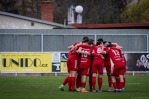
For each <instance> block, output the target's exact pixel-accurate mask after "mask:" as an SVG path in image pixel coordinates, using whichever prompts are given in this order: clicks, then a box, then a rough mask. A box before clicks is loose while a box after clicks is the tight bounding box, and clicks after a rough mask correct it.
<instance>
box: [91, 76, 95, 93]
mask: <svg viewBox="0 0 149 99" xmlns="http://www.w3.org/2000/svg"><path fill="white" fill-rule="evenodd" d="M92 92H96V73H92Z"/></svg>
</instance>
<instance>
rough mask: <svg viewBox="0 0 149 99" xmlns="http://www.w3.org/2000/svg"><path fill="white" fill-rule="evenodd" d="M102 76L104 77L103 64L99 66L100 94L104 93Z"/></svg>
mask: <svg viewBox="0 0 149 99" xmlns="http://www.w3.org/2000/svg"><path fill="white" fill-rule="evenodd" d="M102 75H103V63H102V62H101V63H99V65H98V92H102V89H101V88H102Z"/></svg>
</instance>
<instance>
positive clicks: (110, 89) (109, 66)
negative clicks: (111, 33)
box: [103, 41, 113, 91]
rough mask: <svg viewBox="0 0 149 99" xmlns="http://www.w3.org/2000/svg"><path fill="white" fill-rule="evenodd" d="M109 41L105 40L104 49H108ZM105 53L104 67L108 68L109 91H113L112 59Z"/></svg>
mask: <svg viewBox="0 0 149 99" xmlns="http://www.w3.org/2000/svg"><path fill="white" fill-rule="evenodd" d="M108 44H109V43H108V42H107V41H104V42H103V45H104V51H107V50H108V47H107V45H108ZM103 55H104V67H105V68H106V72H107V76H108V86H109V88H108V91H113V90H112V80H111V61H110V57H109V55H108V54H103Z"/></svg>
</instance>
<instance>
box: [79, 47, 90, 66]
mask: <svg viewBox="0 0 149 99" xmlns="http://www.w3.org/2000/svg"><path fill="white" fill-rule="evenodd" d="M82 51H84V52H89V53H91V49H90V48H82ZM90 65H91V55H86V54H82V55H81V58H80V68H89V67H90Z"/></svg>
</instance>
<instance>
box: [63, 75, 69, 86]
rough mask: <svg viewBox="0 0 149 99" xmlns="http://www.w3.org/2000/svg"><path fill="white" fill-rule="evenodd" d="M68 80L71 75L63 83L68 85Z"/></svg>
mask: <svg viewBox="0 0 149 99" xmlns="http://www.w3.org/2000/svg"><path fill="white" fill-rule="evenodd" d="M68 80H69V76H68V77H67V78H65V80H64V81H63V83H62V84H63V85H66V84H67V83H68Z"/></svg>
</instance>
